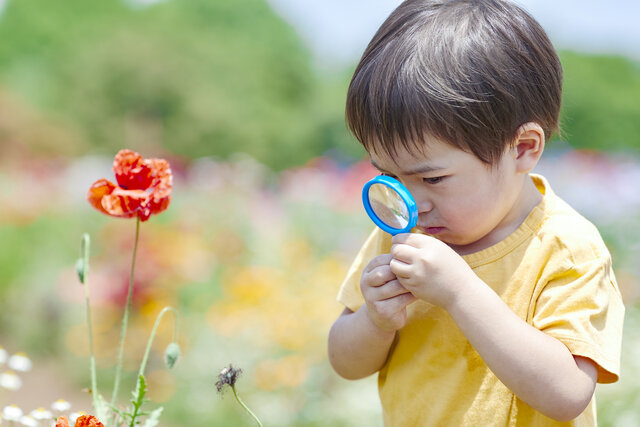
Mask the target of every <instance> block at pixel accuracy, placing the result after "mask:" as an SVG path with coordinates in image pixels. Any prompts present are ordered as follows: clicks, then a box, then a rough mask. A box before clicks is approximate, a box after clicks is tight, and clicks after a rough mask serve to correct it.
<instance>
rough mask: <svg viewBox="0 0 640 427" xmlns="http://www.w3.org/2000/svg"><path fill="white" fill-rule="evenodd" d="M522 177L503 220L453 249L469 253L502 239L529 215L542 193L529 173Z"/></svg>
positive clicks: (459, 253)
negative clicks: (471, 240)
mask: <svg viewBox="0 0 640 427" xmlns="http://www.w3.org/2000/svg"><path fill="white" fill-rule="evenodd" d="M524 178H525V179H524V180H523V182H522V188H521V190H520V192H519V194H518V197H517V198H516V199H515V203H513V205H512V206H513V209H512V210H511V211H510V212H509V214H508V215H507V216H506V217H505V218H504V220H503V221H502V222H501V223H500V224H499V225H498V227H496V228H495V229H494V230H492V231H491V232H490V233H489V234H487V235H486V236H484V237H483V238H481V239H480V240H478V241H476V242H474V243H472V244H470V245H465V246H461V247H456V246H452V249H453V250H455V251H456V252H457V253H458V255H469V254H472V253H475V252H479V251H481V250H483V249H487V248H489V247H491V246H493V245H495V244H496V243H499V242H501V241H503V240H504V239H506V238H507V237H508V236H509V235H511V233H513V232H514V231H516V230H517V229H518V227H520V225H521V224H522V223H523V222H524V220H525V219H526V218H527V216H529V213H531V211H532V210H533V208H535V207H536V206H538V205H539V204H540V202H541V201H542V198H543V195H542V193H540V191H539V190H538V188H537V187H536V185H535V183H534V182H533V180H532V179H531V177H530V176H529V175H526V176H525V177H524Z"/></svg>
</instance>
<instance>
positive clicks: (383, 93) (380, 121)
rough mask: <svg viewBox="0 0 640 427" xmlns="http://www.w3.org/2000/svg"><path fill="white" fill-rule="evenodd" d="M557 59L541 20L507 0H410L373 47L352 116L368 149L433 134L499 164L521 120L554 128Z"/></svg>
mask: <svg viewBox="0 0 640 427" xmlns="http://www.w3.org/2000/svg"><path fill="white" fill-rule="evenodd" d="M561 95H562V67H561V65H560V60H559V59H558V56H557V54H556V52H555V50H554V48H553V46H552V44H551V42H550V41H549V38H548V37H547V35H546V33H545V32H544V30H543V29H542V27H540V25H539V24H538V23H537V22H536V21H535V19H533V18H532V17H531V16H530V15H529V14H528V13H527V12H525V11H524V10H522V9H521V8H520V7H518V6H516V5H514V4H513V3H510V2H507V1H502V0H449V1H447V0H442V1H437V0H407V1H405V2H403V3H402V4H401V5H400V6H398V8H397V9H396V10H395V11H394V12H393V13H392V14H391V15H390V16H389V17H388V18H387V20H386V21H385V22H384V23H383V24H382V26H381V27H380V29H379V30H378V32H377V33H376V34H375V36H374V37H373V39H372V40H371V42H370V43H369V45H368V46H367V48H366V50H365V52H364V54H363V55H362V58H361V59H360V62H359V64H358V66H357V68H356V70H355V72H354V75H353V78H352V80H351V84H350V85H349V91H348V93H347V105H346V120H347V124H348V126H349V128H350V130H351V132H352V133H353V134H354V135H355V137H356V138H357V139H358V140H359V141H360V142H361V143H362V144H363V145H364V147H365V148H366V149H367V151H371V150H373V151H378V149H382V150H383V152H385V153H387V154H389V155H391V156H393V155H394V154H395V150H396V147H397V145H396V144H398V143H399V144H401V145H402V146H404V147H405V148H406V149H408V150H411V151H415V150H416V149H417V150H419V151H424V149H425V148H426V147H425V145H424V138H425V136H432V137H435V138H438V139H440V140H443V141H444V142H447V143H450V144H452V145H454V146H456V147H458V148H460V149H462V150H465V151H468V152H471V153H473V154H475V155H476V156H477V157H478V158H479V159H480V160H482V161H483V162H485V163H488V164H493V163H494V162H495V161H496V160H498V159H499V157H500V156H501V154H502V153H503V152H504V149H505V148H506V146H507V145H508V144H510V143H511V141H513V139H514V138H515V136H516V132H517V130H518V128H519V127H520V126H521V125H522V124H524V123H527V122H536V123H538V124H539V125H540V126H541V127H542V129H543V130H544V132H545V135H546V137H547V139H548V138H549V137H550V136H551V134H552V133H553V132H554V131H558V115H559V110H560V103H561Z"/></svg>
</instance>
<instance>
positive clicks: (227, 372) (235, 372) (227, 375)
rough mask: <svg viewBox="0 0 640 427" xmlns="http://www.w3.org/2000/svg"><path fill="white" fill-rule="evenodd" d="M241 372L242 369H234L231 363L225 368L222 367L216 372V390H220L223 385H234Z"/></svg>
mask: <svg viewBox="0 0 640 427" xmlns="http://www.w3.org/2000/svg"><path fill="white" fill-rule="evenodd" d="M241 373H242V369H235V368H234V367H233V365H229V366H228V367H226V368H223V369H222V370H221V371H220V373H219V374H218V382H216V388H217V389H218V392H222V390H223V389H224V386H225V385H228V386H229V387H232V388H233V387H235V386H236V381H237V380H238V377H239V376H240V374H241Z"/></svg>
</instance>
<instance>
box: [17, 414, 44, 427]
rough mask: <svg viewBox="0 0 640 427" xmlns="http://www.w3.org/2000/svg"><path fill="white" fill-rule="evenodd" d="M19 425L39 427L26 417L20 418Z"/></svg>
mask: <svg viewBox="0 0 640 427" xmlns="http://www.w3.org/2000/svg"><path fill="white" fill-rule="evenodd" d="M20 424H22V425H23V426H27V427H38V426H39V425H40V423H39V422H37V421H36V420H35V419H33V418H31V417H30V416H28V415H25V416H24V417H21V418H20Z"/></svg>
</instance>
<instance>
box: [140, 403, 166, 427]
mask: <svg viewBox="0 0 640 427" xmlns="http://www.w3.org/2000/svg"><path fill="white" fill-rule="evenodd" d="M163 409H164V408H163V407H162V406H161V407H159V408H158V409H155V410H154V411H153V412H151V414H149V418H147V420H146V421H145V422H144V424H143V425H142V427H155V426H157V425H158V423H159V422H160V421H159V420H160V415H161V414H162V410H163Z"/></svg>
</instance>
